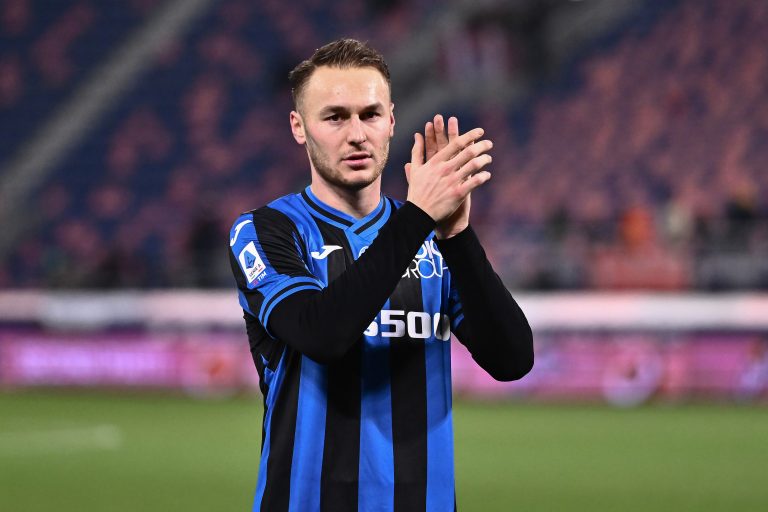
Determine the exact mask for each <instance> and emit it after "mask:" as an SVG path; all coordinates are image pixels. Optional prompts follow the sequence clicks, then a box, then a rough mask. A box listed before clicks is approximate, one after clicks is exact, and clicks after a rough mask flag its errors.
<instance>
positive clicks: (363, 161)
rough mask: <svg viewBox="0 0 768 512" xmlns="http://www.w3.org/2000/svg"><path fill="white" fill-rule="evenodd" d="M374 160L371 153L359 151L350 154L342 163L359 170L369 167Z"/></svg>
mask: <svg viewBox="0 0 768 512" xmlns="http://www.w3.org/2000/svg"><path fill="white" fill-rule="evenodd" d="M372 160H373V158H372V156H371V154H370V153H366V152H364V151H358V152H355V153H350V154H349V155H347V156H345V157H344V158H343V159H342V162H344V163H345V164H347V165H348V166H350V167H352V168H357V167H365V166H367V165H368V164H370V163H371V161H372Z"/></svg>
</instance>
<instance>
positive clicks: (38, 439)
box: [0, 424, 123, 455]
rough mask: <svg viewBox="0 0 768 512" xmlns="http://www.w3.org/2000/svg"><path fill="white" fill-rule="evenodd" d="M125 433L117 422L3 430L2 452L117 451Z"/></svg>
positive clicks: (0, 447)
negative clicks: (114, 423) (115, 423)
mask: <svg viewBox="0 0 768 512" xmlns="http://www.w3.org/2000/svg"><path fill="white" fill-rule="evenodd" d="M122 445H123V432H122V431H121V430H120V428H119V427H118V426H116V425H110V424H103V425H91V426H83V427H71V428H57V429H38V430H26V431H11V432H0V454H4V455H12V454H21V455H27V454H30V453H68V452H75V451H84V450H118V449H120V447H121V446H122Z"/></svg>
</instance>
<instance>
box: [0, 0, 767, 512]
mask: <svg viewBox="0 0 768 512" xmlns="http://www.w3.org/2000/svg"><path fill="white" fill-rule="evenodd" d="M341 36H352V37H357V38H360V39H363V40H367V41H369V42H371V43H372V44H373V45H374V46H375V47H377V48H379V49H380V50H382V51H383V52H384V54H385V55H386V56H387V57H388V61H389V63H390V67H391V70H392V74H393V79H394V82H393V89H394V90H393V95H394V101H395V104H396V110H395V112H396V116H397V127H396V136H395V139H394V141H393V145H392V154H391V156H390V166H389V169H388V171H387V173H386V174H385V180H384V187H385V191H386V192H387V193H389V194H391V195H394V196H403V195H404V191H405V181H404V177H403V176H402V172H401V163H404V162H405V161H406V160H407V158H408V155H409V149H410V148H409V143H410V140H411V137H412V133H413V132H414V131H418V130H420V129H422V127H423V123H424V122H425V121H426V120H427V119H429V118H430V117H431V116H432V115H434V114H435V113H438V112H439V113H443V114H446V115H457V116H459V119H460V121H461V123H462V125H463V127H465V128H468V127H470V126H478V125H479V126H483V127H484V128H485V129H486V132H488V133H489V135H490V137H491V138H492V139H493V140H494V142H495V149H494V152H493V154H494V167H493V170H494V179H493V181H492V182H491V183H490V184H489V186H487V187H485V188H484V189H483V190H481V191H480V192H479V193H478V194H477V197H476V198H475V199H474V201H473V213H474V217H473V223H474V224H475V226H476V229H477V230H478V231H479V232H480V234H481V237H482V239H483V240H484V242H485V246H486V248H487V251H488V253H489V256H490V258H491V259H492V261H493V262H494V264H495V267H496V268H497V269H498V271H499V273H500V275H501V277H502V278H503V279H504V281H505V283H506V284H507V285H508V286H509V287H510V289H512V290H513V292H514V293H515V295H516V297H518V298H519V301H520V303H521V304H522V306H523V308H524V309H525V310H526V312H527V313H528V315H529V318H530V320H531V324H532V326H533V328H534V331H535V339H536V352H537V363H536V367H535V369H534V370H533V372H532V373H531V374H530V375H529V376H528V377H527V378H526V379H524V380H523V381H520V382H517V383H511V384H499V383H495V382H492V381H490V380H489V379H488V378H487V377H485V376H484V375H483V374H482V373H481V372H479V371H477V369H476V368H475V367H474V366H473V365H472V364H471V362H470V361H469V360H468V357H467V355H466V353H465V352H464V351H463V350H462V349H461V347H460V346H458V344H455V345H454V346H453V350H454V368H453V372H454V387H455V395H456V398H457V406H456V411H455V418H456V419H455V421H456V440H457V459H458V460H457V465H458V468H457V486H458V500H459V505H460V508H461V510H469V511H473V510H479V511H490V510H498V511H507V510H518V509H519V510H590V511H597V510H606V511H608V510H611V511H613V510H626V511H631V510H649V509H651V510H675V511H680V510H691V511H693V510H728V511H731V510H765V509H766V507H768V490H766V486H765V472H764V466H765V461H766V460H768V443H766V434H765V433H766V428H765V426H766V424H768V423H766V420H768V412H767V411H768V408H766V404H767V403H768V199H766V198H768V172H766V167H768V143H767V142H766V141H768V88H766V87H765V84H766V83H768V57H766V50H765V49H766V46H767V45H768V2H764V1H763V0H666V1H664V0H582V1H567V0H506V1H504V0H475V1H466V0H465V1H459V0H454V1H446V2H439V1H436V0H414V1H410V2H406V1H405V0H347V1H346V2H322V1H320V0H296V1H294V2H284V1H279V0H262V1H260V2H253V1H247V0H124V1H117V0H100V1H99V0H71V1H69V0H0V226H2V229H0V510H2V511H6V510H8V511H38V510H50V509H53V508H56V509H57V510H61V511H66V510H115V511H120V510H137V509H138V510H181V509H183V510H186V511H193V510H240V509H244V508H247V507H248V506H249V503H250V499H251V495H252V490H253V487H254V484H255V478H256V468H257V462H258V452H259V446H258V445H259V441H260V435H261V433H260V430H261V429H260V421H261V405H260V401H261V399H260V396H259V394H258V388H257V380H256V378H257V376H256V372H255V369H253V367H252V362H251V359H250V356H249V354H248V351H247V343H246V338H245V334H244V329H243V326H242V318H241V313H239V310H238V305H237V299H236V294H235V292H234V287H233V286H232V283H231V278H230V275H229V268H228V262H227V260H226V256H225V255H226V244H225V240H226V239H227V235H228V229H229V226H230V223H231V222H232V220H233V219H234V218H235V217H236V216H237V214H239V213H240V212H242V211H245V210H249V209H252V208H254V207H257V206H259V205H261V204H264V203H265V202H267V201H269V200H271V199H272V198H275V197H277V196H279V195H282V194H285V193H288V192H291V191H296V190H298V189H300V188H301V187H303V186H304V185H305V184H306V183H307V180H308V172H307V165H306V162H305V159H306V157H305V154H304V152H303V150H302V149H301V148H299V147H298V146H296V145H295V144H294V142H293V140H292V138H291V137H290V134H289V131H288V124H287V113H288V111H289V110H290V97H289V92H288V87H287V78H286V75H287V72H288V70H290V69H291V68H292V67H293V66H294V65H295V64H296V63H297V62H298V61H299V60H301V59H303V58H306V56H308V55H309V54H310V53H311V52H312V51H313V50H314V49H315V48H316V47H318V46H320V45H321V44H323V43H324V42H327V41H329V40H331V39H334V38H337V37H341Z"/></svg>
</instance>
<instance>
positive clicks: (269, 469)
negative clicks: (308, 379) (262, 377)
mask: <svg viewBox="0 0 768 512" xmlns="http://www.w3.org/2000/svg"><path fill="white" fill-rule="evenodd" d="M281 363H284V365H283V367H282V368H280V366H279V365H278V368H277V370H276V371H275V380H276V381H277V383H278V386H279V387H278V389H277V390H276V392H277V393H276V394H275V395H274V396H273V398H272V400H273V405H272V415H271V418H270V424H269V425H267V437H268V445H269V450H268V458H267V461H266V463H267V466H266V481H265V479H263V478H262V475H261V468H260V471H259V473H260V474H259V482H260V484H262V483H264V484H265V485H264V495H263V497H262V499H261V509H260V510H270V511H282V510H288V499H289V496H290V482H291V462H292V459H293V433H294V430H295V425H296V407H297V405H298V396H299V375H300V372H301V369H300V366H301V356H300V355H299V354H297V353H296V352H294V351H293V350H291V349H290V348H286V349H285V353H284V355H283V361H282V362H281ZM273 432H279V435H274V436H273V435H272V433H273Z"/></svg>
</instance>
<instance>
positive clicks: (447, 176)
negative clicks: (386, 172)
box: [405, 115, 493, 238]
mask: <svg viewBox="0 0 768 512" xmlns="http://www.w3.org/2000/svg"><path fill="white" fill-rule="evenodd" d="M483 133H484V131H483V129H482V128H475V129H473V130H469V131H468V132H466V133H464V134H461V135H459V123H458V120H457V119H456V118H455V117H451V118H450V119H448V130H447V134H446V130H445V125H444V122H443V117H442V116H440V115H437V116H435V118H434V121H431V122H428V123H427V124H426V126H425V129H424V135H422V134H420V133H416V134H415V135H414V142H413V148H412V149H411V161H410V163H407V164H405V174H406V178H407V179H408V197H407V199H408V201H410V202H412V203H413V204H415V205H416V206H418V207H419V208H421V209H422V210H424V211H425V212H426V213H427V214H428V215H429V216H430V217H432V218H433V219H434V220H435V222H436V223H437V225H436V227H435V234H436V235H437V237H438V238H450V237H451V236H454V235H456V234H458V233H460V232H461V231H463V230H464V229H465V228H466V227H467V226H468V225H469V208H470V193H471V192H472V191H473V190H474V189H476V188H477V187H479V186H481V185H482V184H484V183H485V182H487V181H488V180H489V179H491V173H490V172H488V171H487V170H484V168H485V167H486V166H487V165H488V164H490V163H491V161H492V158H491V155H489V154H487V153H488V151H490V150H491V148H492V147H493V143H492V142H491V141H490V140H478V139H480V137H482V136H483ZM425 157H426V158H425Z"/></svg>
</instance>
